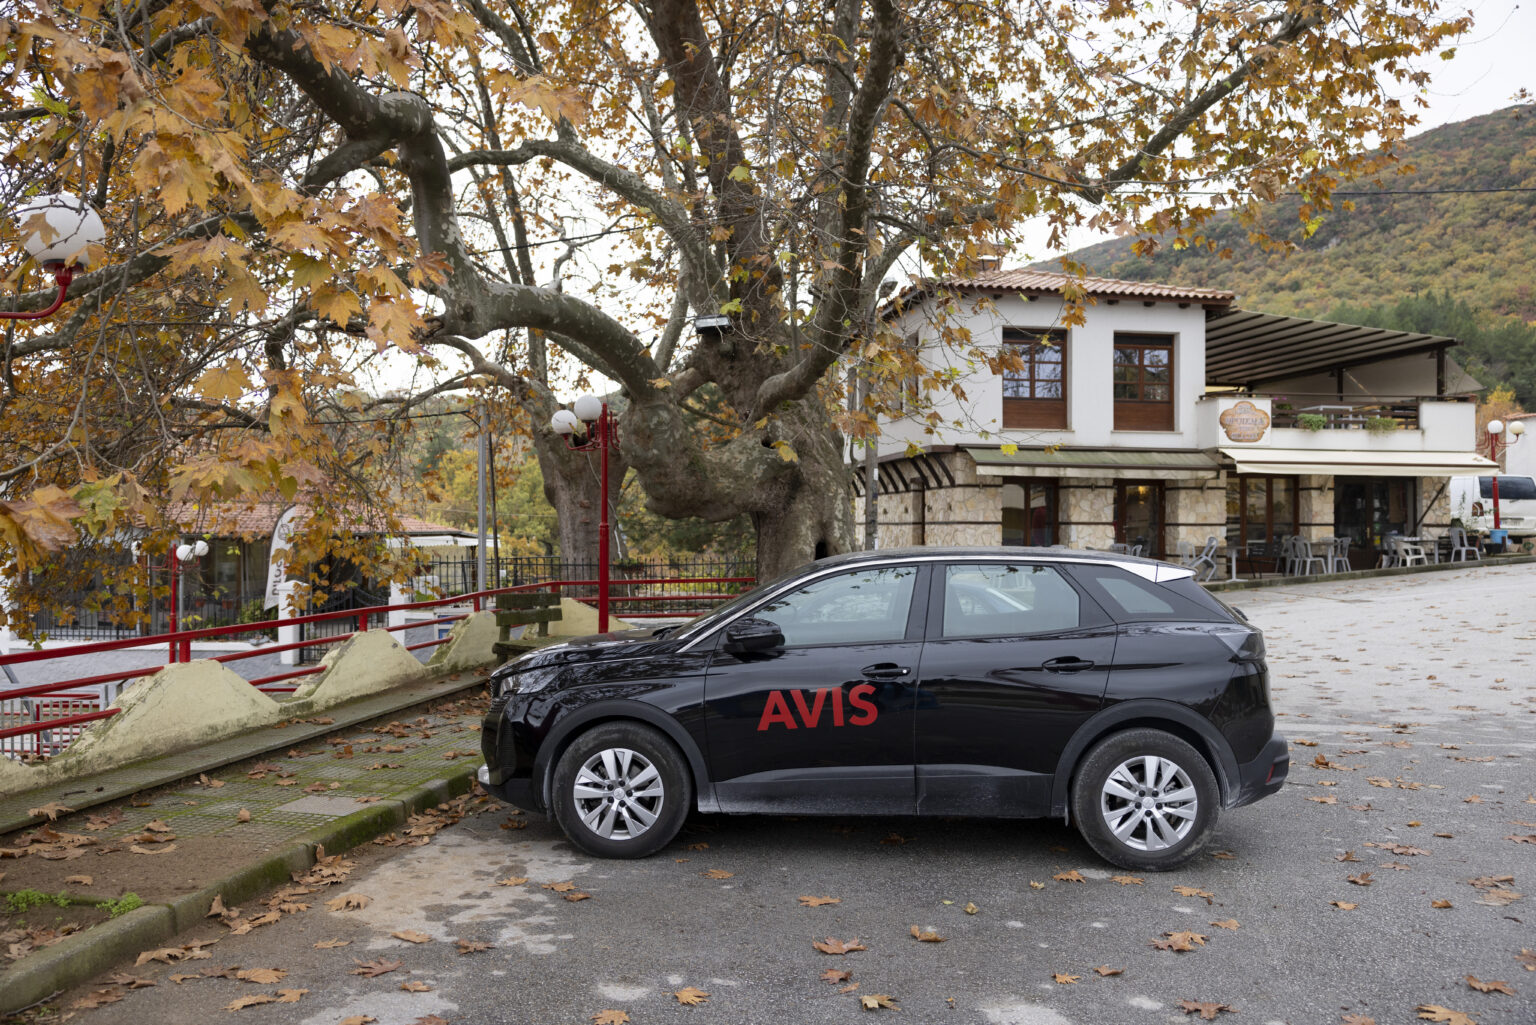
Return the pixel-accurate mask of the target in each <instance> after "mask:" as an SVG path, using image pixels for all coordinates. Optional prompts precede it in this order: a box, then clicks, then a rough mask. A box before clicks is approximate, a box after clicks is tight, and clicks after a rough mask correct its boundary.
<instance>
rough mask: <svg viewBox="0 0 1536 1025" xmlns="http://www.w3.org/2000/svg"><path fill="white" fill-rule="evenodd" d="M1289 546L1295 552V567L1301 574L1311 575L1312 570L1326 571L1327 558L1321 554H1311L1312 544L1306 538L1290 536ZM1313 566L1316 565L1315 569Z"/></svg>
mask: <svg viewBox="0 0 1536 1025" xmlns="http://www.w3.org/2000/svg"><path fill="white" fill-rule="evenodd" d="M1291 547H1292V549H1293V550H1294V551H1295V553H1296V568H1297V572H1298V573H1299V574H1300V575H1301V576H1311V575H1312V574H1313V573H1314V572H1317V573H1327V572H1328V563H1327V560H1325V559H1324V558H1323V557H1322V556H1321V555H1313V554H1312V545H1311V544H1310V543H1309V542H1308V541H1307V540H1306V538H1303V537H1300V536H1297V537H1293V538H1291ZM1313 566H1316V567H1317V569H1316V570H1315V571H1314V570H1313V568H1312V567H1313Z"/></svg>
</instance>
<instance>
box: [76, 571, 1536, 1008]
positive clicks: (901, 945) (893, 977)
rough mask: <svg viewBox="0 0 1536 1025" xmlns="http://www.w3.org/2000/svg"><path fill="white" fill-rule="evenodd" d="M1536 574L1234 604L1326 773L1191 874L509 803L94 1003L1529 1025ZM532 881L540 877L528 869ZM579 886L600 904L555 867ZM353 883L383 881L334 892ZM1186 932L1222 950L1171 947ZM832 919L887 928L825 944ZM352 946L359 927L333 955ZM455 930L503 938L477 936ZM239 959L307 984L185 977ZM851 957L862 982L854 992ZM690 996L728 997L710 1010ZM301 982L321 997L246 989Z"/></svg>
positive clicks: (990, 832) (870, 823) (1282, 704)
mask: <svg viewBox="0 0 1536 1025" xmlns="http://www.w3.org/2000/svg"><path fill="white" fill-rule="evenodd" d="M1533 593H1536V572H1533V571H1532V569H1531V568H1530V567H1511V568H1507V569H1501V570H1488V571H1471V572H1467V573H1455V574H1428V575H1423V576H1413V577H1401V578H1393V579H1390V580H1375V581H1366V582H1351V583H1347V584H1327V585H1323V584H1319V585H1304V586H1293V587H1285V588H1275V589H1269V590H1264V591H1255V592H1249V593H1242V594H1238V595H1229V596H1228V597H1229V598H1235V599H1236V601H1235V602H1234V604H1238V605H1240V606H1241V607H1242V608H1243V609H1244V610H1245V611H1246V612H1247V613H1248V615H1249V616H1250V617H1251V618H1252V619H1253V620H1254V621H1255V622H1257V623H1258V624H1259V625H1261V626H1262V627H1264V629H1265V631H1266V635H1267V638H1268V642H1269V648H1270V665H1271V669H1272V671H1273V673H1274V690H1275V700H1276V706H1277V710H1278V711H1280V712H1281V713H1283V717H1282V719H1281V722H1282V724H1283V728H1284V730H1285V732H1286V733H1287V735H1288V736H1289V737H1290V738H1291V739H1292V740H1293V741H1294V742H1296V743H1295V744H1293V748H1292V757H1293V760H1294V762H1295V763H1296V764H1295V767H1294V768H1293V771H1292V776H1291V782H1290V783H1289V784H1288V785H1287V786H1286V788H1285V789H1284V790H1283V791H1282V792H1281V793H1280V794H1278V795H1276V796H1275V797H1273V798H1270V799H1269V800H1267V801H1265V802H1262V803H1260V804H1258V805H1255V806H1252V807H1249V808H1244V809H1239V810H1237V811H1234V812H1230V813H1228V814H1227V815H1226V816H1225V817H1224V818H1223V819H1222V821H1221V824H1220V826H1219V827H1218V831H1217V834H1216V837H1215V839H1214V840H1213V842H1212V843H1211V844H1210V846H1209V848H1208V850H1209V852H1210V853H1209V854H1207V855H1204V856H1202V857H1201V858H1199V859H1198V860H1197V861H1195V862H1194V863H1192V864H1190V865H1189V866H1187V867H1185V868H1183V869H1180V870H1177V871H1175V872H1172V873H1167V874H1164V875H1154V874H1141V875H1140V876H1139V879H1140V881H1139V882H1131V881H1125V880H1122V881H1116V880H1115V879H1113V878H1112V876H1114V875H1116V874H1120V873H1118V871H1117V870H1113V869H1110V868H1109V867H1108V866H1107V865H1105V864H1103V863H1102V862H1100V861H1098V860H1097V859H1096V858H1095V857H1094V855H1093V854H1092V853H1091V852H1089V851H1088V849H1087V847H1086V846H1085V845H1084V844H1083V843H1082V842H1081V841H1080V840H1079V839H1078V838H1077V836H1076V834H1075V833H1074V832H1072V831H1070V830H1068V829H1066V828H1064V827H1062V826H1061V825H1060V824H1058V823H1047V822H1030V823H1006V822H984V821H975V820H933V819H929V820H916V819H836V820H824V819H766V818H728V817H720V816H695V817H694V818H693V819H692V820H691V821H690V823H689V826H688V828H687V830H686V831H685V833H684V835H683V836H682V837H681V838H679V840H678V841H677V842H676V843H674V844H673V845H672V846H671V847H669V848H668V849H667V850H665V851H664V852H663V853H661V854H659V855H657V856H656V857H654V858H651V859H648V860H645V861H641V862H611V861H610V862H604V861H595V860H592V859H589V858H586V857H585V856H582V855H580V854H578V853H576V852H575V851H574V850H573V849H572V848H571V847H570V846H569V845H568V844H567V843H565V842H564V840H563V838H562V836H561V835H560V833H559V831H558V830H557V829H556V828H555V827H554V826H552V825H551V824H549V823H547V822H545V821H544V820H543V819H541V818H537V817H533V818H531V821H529V822H528V824H527V826H526V828H522V829H516V830H504V829H502V828H500V826H501V824H502V823H503V822H505V821H508V819H509V816H507V815H506V813H505V812H506V810H505V808H504V807H502V806H499V805H493V806H489V807H487V808H486V809H485V812H484V814H480V815H475V816H470V817H468V818H466V819H465V820H464V821H462V822H461V823H459V824H458V825H457V826H454V827H451V828H449V829H447V830H444V831H443V832H441V833H439V834H438V835H437V836H436V837H435V838H434V839H433V841H432V842H431V843H430V844H429V845H427V846H423V847H416V848H383V847H376V846H369V847H368V848H367V849H366V850H365V851H364V852H362V853H361V854H360V855H359V856H358V858H357V864H356V866H355V868H353V869H352V871H351V874H350V876H349V877H348V878H347V880H346V881H345V882H343V883H341V884H339V885H337V886H335V887H332V888H330V889H329V890H328V891H327V892H324V893H321V894H319V895H317V896H316V897H311V898H307V899H310V900H314V901H315V904H314V906H313V907H312V908H310V909H309V910H307V911H303V912H300V913H296V914H290V915H285V916H283V918H282V920H281V921H279V922H277V923H276V924H273V925H269V926H265V927H262V928H258V929H255V930H254V931H252V932H250V933H249V934H246V935H244V936H228V935H224V929H223V928H222V927H221V926H218V925H216V924H213V923H210V924H209V925H208V926H207V927H205V929H203V930H201V931H200V932H199V933H198V934H197V936H199V937H206V938H213V937H222V938H220V939H219V942H217V943H216V944H214V945H212V946H210V947H208V948H207V951H208V953H209V954H210V955H211V956H210V957H209V958H207V959H204V960H196V961H187V962H183V963H181V964H178V965H162V964H159V963H153V962H152V963H150V964H149V965H146V966H144V967H140V968H135V969H132V970H131V971H130V974H131V975H133V976H136V977H142V978H147V979H151V980H154V981H155V982H156V983H157V984H156V985H155V986H154V987H153V988H147V989H142V990H135V991H132V992H127V991H124V990H123V989H122V987H114V989H115V991H116V992H119V993H121V994H122V995H123V999H121V1000H120V1001H118V1002H116V1003H112V1004H109V1005H107V1006H104V1007H101V1008H99V1009H95V1010H87V1011H83V1012H82V1013H81V1017H80V1018H79V1019H78V1020H80V1021H83V1022H86V1023H88V1025H111V1023H134V1025H138V1023H143V1022H156V1021H159V1022H169V1023H179V1022H204V1021H214V1020H219V1021H231V1022H237V1023H238V1022H257V1023H285V1025H299V1023H302V1025H336V1023H339V1022H342V1021H344V1020H348V1019H352V1018H354V1016H363V1017H361V1018H357V1019H356V1020H357V1021H359V1022H361V1021H373V1020H375V1019H376V1020H377V1022H378V1023H379V1025H404V1023H413V1022H418V1021H423V1020H425V1022H427V1023H429V1025H436V1022H437V1020H438V1019H434V1018H432V1017H429V1016H432V1015H436V1016H439V1018H440V1019H442V1020H447V1021H452V1022H474V1023H481V1022H485V1023H492V1022H507V1023H530V1025H556V1023H567V1022H568V1023H582V1022H591V1021H593V1020H594V1017H595V1016H599V1015H601V1013H602V1012H603V1011H605V1010H609V1009H612V1010H616V1011H623V1012H625V1014H627V1015H628V1019H627V1020H628V1021H630V1022H633V1023H635V1025H648V1023H672V1022H690V1023H703V1022H729V1023H759V1022H760V1023H764V1025H768V1023H772V1025H782V1023H799V1022H846V1021H853V1020H864V1015H865V1014H866V1013H868V1012H865V1011H863V1010H861V1005H860V1003H859V999H860V998H861V997H866V996H874V995H888V996H889V997H890V998H891V1002H892V1003H894V1004H896V1005H898V1006H899V1008H900V1010H899V1011H898V1010H889V1009H884V1008H882V1009H879V1010H877V1011H874V1012H873V1013H875V1014H878V1015H882V1016H885V1017H890V1018H891V1019H892V1020H897V1021H900V1020H907V1021H920V1022H955V1023H972V1022H975V1023H992V1025H1089V1023H1095V1025H1097V1023H1140V1022H1146V1023H1162V1022H1171V1021H1178V1020H1185V1019H1186V1014H1185V1012H1184V1010H1182V1009H1181V1007H1180V1002H1181V1001H1195V1002H1200V1003H1207V1004H1212V1005H1215V1004H1221V1005H1226V1006H1227V1007H1228V1008H1233V1009H1236V1015H1235V1016H1234V1015H1232V1014H1231V1013H1229V1012H1228V1011H1222V1010H1218V1009H1216V1008H1214V1007H1212V1008H1209V1009H1208V1010H1209V1012H1210V1013H1211V1014H1213V1015H1215V1017H1216V1018H1217V1019H1218V1020H1230V1021H1233V1022H1236V1023H1242V1022H1247V1023H1250V1025H1257V1023H1271V1022H1283V1023H1292V1025H1303V1023H1307V1025H1314V1023H1316V1025H1321V1023H1337V1022H1343V1021H1347V1020H1350V1019H1348V1018H1346V1016H1348V1015H1358V1016H1363V1017H1361V1018H1357V1019H1354V1020H1355V1021H1358V1022H1362V1023H1363V1022H1364V1021H1365V1020H1366V1019H1367V1018H1369V1019H1373V1020H1374V1021H1375V1022H1377V1023H1379V1025H1388V1023H1396V1025H1408V1023H1411V1022H1416V1021H1420V1020H1422V1019H1420V1018H1419V1017H1418V1009H1419V1008H1420V1007H1421V1006H1431V1005H1433V1006H1437V1007H1441V1008H1446V1009H1448V1011H1453V1012H1460V1013H1461V1014H1464V1015H1467V1016H1469V1018H1470V1020H1472V1021H1475V1022H1477V1023H1479V1025H1530V1023H1531V1022H1533V1021H1536V956H1533V957H1532V958H1530V959H1529V961H1528V962H1527V963H1526V964H1524V965H1522V963H1521V962H1520V961H1518V960H1517V957H1518V955H1519V954H1520V952H1521V950H1522V948H1530V949H1536V927H1533V924H1532V923H1533V921H1536V892H1533V896H1530V897H1519V898H1514V899H1509V898H1507V897H1501V896H1500V894H1501V893H1504V894H1509V893H1525V892H1527V891H1536V842H1529V843H1522V842H1517V841H1516V840H1514V839H1509V838H1510V837H1519V836H1536V740H1533V737H1536V733H1533V729H1532V728H1533V726H1536V719H1533V718H1532V716H1533V714H1536V644H1533V643H1532V642H1533V641H1536V636H1533V635H1536V626H1533V625H1532V618H1531V610H1530V605H1529V596H1530V595H1531V594H1533ZM1499 610H1507V611H1503V612H1501V611H1499ZM1302 741H1307V742H1311V743H1312V744H1315V745H1316V746H1306V745H1303V744H1302V743H1301V742H1302ZM1319 756H1321V758H1322V761H1323V762H1324V763H1326V764H1324V765H1323V766H1320V767H1313V765H1312V763H1313V761H1314V759H1316V758H1318V757H1319ZM700 845H707V846H700ZM1347 852H1348V853H1347ZM1346 857H1348V858H1349V859H1351V860H1341V859H1344V858H1346ZM711 870H714V871H715V874H716V875H719V877H718V878H710V877H708V876H705V875H704V874H703V873H705V872H709V871H711ZM720 873H729V875H728V876H724V875H720ZM1071 873H1075V874H1076V877H1075V878H1080V880H1081V881H1074V877H1073V876H1072V875H1071ZM1352 875H1353V876H1356V877H1357V878H1358V879H1359V880H1360V883H1364V884H1365V885H1361V884H1360V883H1357V882H1351V881H1350V880H1349V878H1348V877H1349V876H1352ZM1062 876H1066V877H1067V878H1066V879H1062V878H1060V877H1062ZM1500 876H1509V877H1512V878H1511V879H1509V880H1507V881H1505V882H1503V883H1502V884H1493V883H1492V882H1491V881H1490V880H1488V879H1484V878H1483V877H1500ZM509 877H526V878H527V880H528V881H527V882H524V883H521V884H519V885H498V884H497V881H498V880H506V879H508V878H509ZM1474 879H1478V880H1480V881H1482V883H1483V885H1482V886H1475V885H1473V884H1472V883H1470V882H1469V880H1474ZM564 881H570V882H572V883H573V884H574V886H575V890H576V891H577V892H584V893H588V894H590V895H591V896H590V898H589V899H585V900H581V901H578V902H572V901H568V900H566V899H564V898H563V896H562V894H561V893H559V892H557V891H555V890H552V889H547V888H544V886H543V885H542V884H546V883H549V884H554V883H560V882H564ZM1175 888H1184V889H1183V890H1182V891H1181V890H1176V889H1175ZM341 893H356V894H362V895H365V896H366V897H368V898H370V900H369V902H368V904H367V906H366V907H364V908H362V909H361V910H352V911H330V910H327V909H326V908H325V905H324V903H323V901H324V900H325V899H326V898H329V897H332V896H338V895H340V894H341ZM1203 894H1207V895H1209V896H1204V895H1203ZM802 896H807V897H831V898H836V899H837V900H838V901H839V903H834V904H826V905H823V906H820V907H803V906H801V904H800V902H799V898H800V897H802ZM1436 901H1448V902H1449V905H1450V906H1449V907H1445V908H1437V907H1435V906H1434V905H1433V903H1432V902H1436ZM1335 902H1338V903H1335ZM968 904H970V905H974V908H975V912H974V914H970V913H967V905H968ZM1340 905H1354V906H1353V907H1342V906H1340ZM1217 922H1221V923H1224V925H1217V924H1215V923H1217ZM912 926H917V927H919V930H920V931H923V932H928V931H932V932H934V933H937V934H938V935H939V936H941V937H943V940H944V942H942V943H938V942H920V941H918V940H916V939H914V938H913V937H912V935H911V934H910V930H911V927H912ZM397 932H409V933H415V934H419V936H424V937H426V939H425V942H420V943H413V942H408V941H407V940H402V939H398V938H395V937H394V936H393V935H392V934H393V933H397ZM1179 932H1191V933H1195V934H1198V935H1199V936H1201V937H1203V938H1204V943H1203V945H1202V944H1200V943H1198V942H1197V941H1194V940H1192V939H1191V940H1188V941H1187V945H1189V946H1191V947H1192V949H1191V950H1189V951H1187V952H1175V951H1167V950H1159V949H1155V948H1154V947H1153V941H1154V940H1160V939H1164V938H1165V934H1168V933H1179ZM828 937H833V938H837V939H841V940H852V939H855V938H856V939H857V940H859V941H860V943H861V944H862V945H863V946H864V947H866V948H867V949H865V950H860V951H854V952H851V953H847V954H844V955H841V956H834V955H828V954H824V953H821V952H819V951H818V950H816V949H815V948H813V947H812V942H813V941H814V940H824V939H826V938H828ZM411 938H412V939H414V938H418V937H417V936H412V937H411ZM326 940H345V941H348V944H349V945H347V946H341V947H327V948H324V949H316V947H315V946H314V945H315V944H316V943H318V942H321V941H326ZM456 940H470V941H475V942H478V943H488V944H491V946H490V947H489V948H488V949H485V950H481V951H477V952H472V953H467V954H461V953H459V952H458V949H457V947H456V945H455V941H456ZM359 961H362V962H375V961H391V962H392V961H398V962H400V965H399V967H398V968H395V969H394V970H392V971H389V972H387V973H385V974H381V975H377V976H375V977H368V976H364V975H358V974H352V972H353V970H354V969H356V968H357V967H358V962H359ZM233 966H239V967H241V968H242V969H246V970H249V969H253V968H276V969H283V970H286V972H287V975H286V977H284V978H283V979H282V980H281V981H279V982H275V983H271V984H257V983H251V982H242V981H238V980H237V979H234V978H190V979H187V980H184V981H183V982H181V983H179V984H178V983H176V982H173V981H171V979H170V976H171V975H172V974H173V973H186V974H197V973H205V972H209V971H214V970H217V969H220V968H224V967H233ZM1100 966H1104V967H1105V968H1106V970H1118V972H1117V973H1116V974H1111V975H1100V974H1098V973H1097V972H1096V971H1095V969H1096V968H1098V967H1100ZM828 969H835V970H841V971H846V972H849V973H851V977H850V978H849V979H848V980H847V981H845V982H839V983H837V984H829V983H828V982H825V981H823V980H822V978H821V974H822V973H823V972H825V971H827V970H828ZM1527 969H1530V970H1527ZM1467 976H1472V977H1474V978H1475V979H1477V980H1479V982H1481V983H1484V984H1487V983H1493V982H1499V983H1502V984H1503V988H1507V989H1510V990H1513V993H1503V992H1499V991H1498V988H1497V987H1496V988H1495V989H1494V991H1492V992H1479V991H1477V990H1476V989H1474V988H1473V986H1472V985H1471V984H1470V983H1469V982H1468V981H1467V979H1466V977H1467ZM854 983H857V985H858V988H857V989H856V990H852V991H849V992H843V991H842V990H843V989H844V988H845V987H847V986H850V985H852V984H854ZM404 984H418V988H420V987H425V988H424V989H422V991H408V990H406V989H403V988H402V986H403V985H404ZM685 987H693V988H696V989H697V990H701V991H704V992H707V993H708V994H709V996H708V998H707V1001H706V1002H704V1003H701V1004H698V1005H696V1006H682V1005H681V1004H680V1003H679V1001H678V999H677V998H676V997H675V996H674V995H673V994H675V993H676V992H678V991H680V990H683V991H685V992H686V990H684V988H685ZM279 989H290V990H299V989H302V990H306V991H307V992H305V993H304V994H303V995H302V996H300V997H298V998H297V1000H296V1002H293V1003H272V1004H267V1005H264V1006H255V1007H250V1008H247V1009H244V1010H240V1011H236V1012H226V1011H224V1010H223V1008H225V1007H226V1006H228V1005H229V1004H230V1003H231V1002H232V1001H234V1000H236V998H238V997H245V996H252V995H256V994H271V995H275V994H277V992H278V990H279ZM87 992H88V991H87V990H80V991H77V992H75V993H73V994H69V995H67V996H66V997H65V998H63V1001H62V1002H63V1004H64V1005H65V1006H67V1005H68V1004H69V1003H70V1002H72V1001H74V1000H78V999H79V998H81V997H82V996H84V995H85V994H86V993H87ZM1431 1013H1433V1012H1431ZM610 1020H613V1021H622V1020H624V1019H622V1018H619V1017H617V1016H613V1017H611V1018H610ZM1190 1020H1198V1019H1196V1018H1195V1017H1194V1016H1193V1015H1191V1016H1190ZM1440 1020H1446V1021H1450V1022H1459V1021H1461V1020H1462V1019H1458V1018H1454V1017H1446V1018H1442V1019H1440Z"/></svg>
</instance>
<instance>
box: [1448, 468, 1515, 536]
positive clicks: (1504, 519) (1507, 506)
mask: <svg viewBox="0 0 1536 1025" xmlns="http://www.w3.org/2000/svg"><path fill="white" fill-rule="evenodd" d="M1450 492H1451V517H1452V518H1453V519H1459V520H1461V522H1462V523H1463V524H1464V525H1465V526H1466V528H1467V529H1468V530H1484V531H1487V530H1492V529H1493V477H1492V476H1486V477H1452V478H1451V484H1450ZM1499 526H1501V527H1502V528H1503V529H1505V530H1507V531H1509V536H1510V537H1511V538H1525V537H1536V480H1532V479H1531V478H1530V477H1527V476H1524V475H1523V474H1514V473H1501V474H1499Z"/></svg>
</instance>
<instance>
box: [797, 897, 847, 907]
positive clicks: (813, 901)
mask: <svg viewBox="0 0 1536 1025" xmlns="http://www.w3.org/2000/svg"><path fill="white" fill-rule="evenodd" d="M799 900H800V906H801V907H806V908H819V907H824V906H825V905H827V904H841V903H842V902H843V898H841V897H801V898H799Z"/></svg>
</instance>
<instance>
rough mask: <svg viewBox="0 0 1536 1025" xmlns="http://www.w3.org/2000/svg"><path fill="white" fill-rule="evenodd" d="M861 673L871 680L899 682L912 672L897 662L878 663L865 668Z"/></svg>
mask: <svg viewBox="0 0 1536 1025" xmlns="http://www.w3.org/2000/svg"><path fill="white" fill-rule="evenodd" d="M859 672H861V673H863V674H864V675H865V677H867V678H868V679H871V680H898V679H900V678H901V677H903V676H907V675H909V674H910V673H911V672H912V670H911V669H909V668H908V667H906V666H899V665H897V664H896V663H895V662H876V663H875V664H874V665H872V666H865V667H864V668H863V669H860V670H859Z"/></svg>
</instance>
